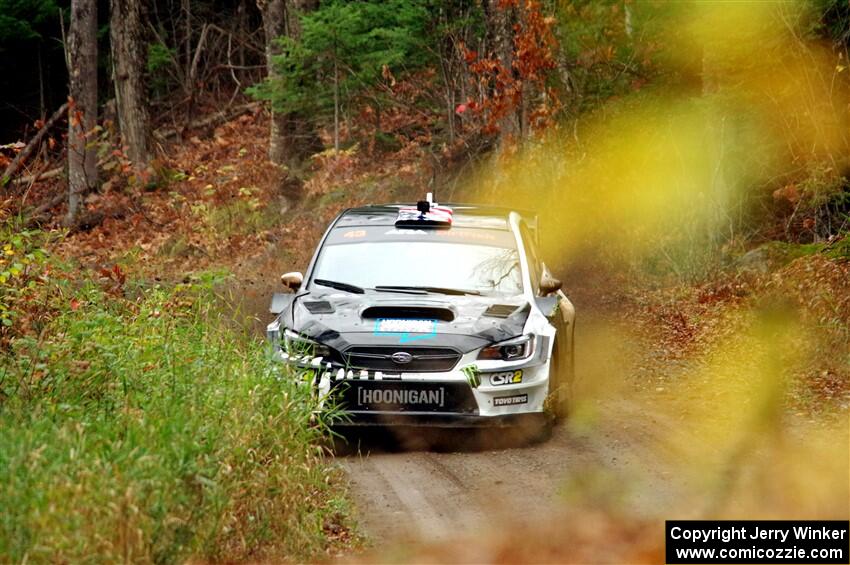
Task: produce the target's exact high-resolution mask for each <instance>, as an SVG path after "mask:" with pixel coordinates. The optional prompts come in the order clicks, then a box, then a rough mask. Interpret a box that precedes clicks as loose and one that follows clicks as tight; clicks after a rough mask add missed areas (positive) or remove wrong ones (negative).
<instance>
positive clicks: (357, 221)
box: [334, 202, 537, 230]
mask: <svg viewBox="0 0 850 565" xmlns="http://www.w3.org/2000/svg"><path fill="white" fill-rule="evenodd" d="M439 205H440V206H447V207H449V208H451V209H452V211H453V212H454V213H453V214H452V227H453V228H483V229H498V230H507V229H508V216H509V215H510V213H511V212H516V213H518V214H519V215H520V216H522V217H524V218H526V219H527V220H529V221H530V222H531V223H533V224H536V220H537V215H536V214H535V213H533V212H529V211H522V210H516V209H513V208H503V207H499V206H487V205H475V204H446V203H442V202H441V203H440V204H439ZM403 206H416V204H383V205H379V206H361V207H359V208H349V209H348V210H345V211H344V212H343V213H342V214H341V215H340V217H339V219H338V220H337V222H336V224H335V225H334V227H341V228H350V227H358V226H393V225H395V221H396V219H397V218H398V209H399V208H401V207H403Z"/></svg>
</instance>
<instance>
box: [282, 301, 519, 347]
mask: <svg viewBox="0 0 850 565" xmlns="http://www.w3.org/2000/svg"><path fill="white" fill-rule="evenodd" d="M530 311H531V306H530V304H529V303H528V301H527V300H526V299H525V297H524V296H522V295H518V296H513V297H485V296H447V295H441V294H427V295H419V294H416V295H414V294H401V293H373V292H367V293H366V294H350V293H346V292H338V291H328V292H326V291H311V292H305V293H300V294H298V295H296V296H294V297H293V300H292V302H291V303H290V305H289V307H288V308H287V310H286V311H284V312H283V314H282V319H283V320H284V321H285V323H284V325H285V326H287V327H289V328H290V329H292V330H293V331H296V332H298V333H300V334H302V335H305V336H308V337H311V338H313V339H315V340H317V341H320V342H322V343H324V344H326V345H328V346H330V347H332V348H334V349H336V350H337V351H344V350H346V349H347V348H348V347H350V346H354V345H373V346H381V345H399V344H401V345H405V346H407V347H452V348H454V349H456V350H458V351H460V352H462V353H467V352H469V351H473V350H475V349H478V348H481V347H483V346H485V345H487V344H490V343H494V342H498V341H503V340H505V339H509V338H511V337H515V336H518V335H521V334H522V332H523V328H524V327H525V322H526V320H527V318H528V315H529V312H530ZM387 320H397V321H390V322H387ZM413 320H419V322H418V323H416V322H412V321H413ZM287 322H288V323H287ZM408 326H409V327H408Z"/></svg>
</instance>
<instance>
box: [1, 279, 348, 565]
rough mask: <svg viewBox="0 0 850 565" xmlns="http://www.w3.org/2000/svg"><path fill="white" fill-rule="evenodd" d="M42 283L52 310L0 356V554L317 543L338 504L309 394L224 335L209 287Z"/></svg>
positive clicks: (104, 554) (164, 552) (121, 555)
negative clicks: (53, 300) (54, 300)
mask: <svg viewBox="0 0 850 565" xmlns="http://www.w3.org/2000/svg"><path fill="white" fill-rule="evenodd" d="M50 284H51V285H53V286H54V287H53V288H52V289H51V291H50V293H51V294H52V295H53V296H54V297H55V296H61V297H62V298H63V301H62V306H60V307H59V308H58V309H57V310H56V311H54V312H53V314H52V316H51V318H50V320H49V321H48V322H47V323H46V324H44V325H43V327H41V329H40V331H38V332H27V333H24V334H22V335H18V336H16V337H14V338H13V339H11V340H10V341H8V342H7V345H6V348H5V349H4V350H3V351H0V508H2V509H3V511H2V513H0V556H4V557H3V560H9V561H12V562H27V561H35V562H41V561H60V562H79V561H93V562H115V561H124V562H127V561H132V562H156V563H171V562H176V561H182V560H185V559H187V558H190V557H195V558H201V559H207V560H237V559H252V560H253V559H261V558H263V557H264V556H270V555H274V556H276V557H278V558H279V557H280V556H285V557H286V558H288V559H292V560H307V559H311V558H315V557H317V556H319V555H322V554H324V551H325V550H327V549H329V543H331V542H329V537H339V536H338V534H337V532H339V531H340V530H341V529H342V530H344V529H345V528H346V527H347V526H346V525H345V524H344V523H345V522H346V520H347V518H346V516H345V514H346V512H345V508H346V503H345V501H344V500H343V499H342V498H341V496H340V493H341V492H342V491H341V489H340V488H338V483H337V478H336V475H335V471H333V470H332V469H331V466H330V465H329V464H327V462H326V461H325V459H324V455H323V452H322V447H321V444H322V439H323V436H324V430H323V429H322V428H321V426H320V425H318V424H316V423H315V422H314V420H313V419H312V418H311V411H312V408H313V406H312V400H311V398H310V395H309V393H308V391H305V390H303V389H302V388H299V387H298V386H296V385H295V384H294V382H293V380H292V379H291V378H288V377H289V375H287V374H283V373H282V369H281V367H279V366H278V365H276V364H275V363H274V362H273V361H271V360H270V359H269V357H268V355H267V351H266V348H265V346H264V345H263V344H262V343H261V342H260V341H259V340H258V339H256V338H252V337H250V336H246V335H244V334H243V333H241V332H232V331H229V330H228V329H227V328H226V325H225V324H223V323H222V313H221V312H220V311H219V309H218V308H217V306H216V304H217V301H216V297H215V294H214V292H213V281H211V280H203V281H201V282H198V283H194V284H186V285H178V286H176V287H174V288H164V287H160V286H153V287H145V286H143V285H136V287H135V288H132V287H131V283H130V282H126V283H125V282H124V281H123V280H119V281H116V280H112V279H109V280H106V281H104V280H103V279H102V280H100V281H92V280H83V281H80V280H77V281H74V282H71V281H68V280H57V281H55V282H52V283H50ZM128 296H130V297H132V298H128ZM328 532H334V533H333V535H332V536H330V535H329V534H328Z"/></svg>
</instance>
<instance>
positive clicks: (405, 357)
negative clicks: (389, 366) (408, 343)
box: [390, 351, 413, 365]
mask: <svg viewBox="0 0 850 565" xmlns="http://www.w3.org/2000/svg"><path fill="white" fill-rule="evenodd" d="M390 359H392V360H393V363H396V364H398V365H405V364H407V363H410V362H411V361H413V355H411V354H410V353H408V352H407V351H396V352H395V353H393V354H392V355H390Z"/></svg>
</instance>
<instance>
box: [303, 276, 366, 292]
mask: <svg viewBox="0 0 850 565" xmlns="http://www.w3.org/2000/svg"><path fill="white" fill-rule="evenodd" d="M313 284H318V285H321V286H329V287H331V288H335V289H337V290H344V291H345V292H353V293H354V294H363V293H364V292H366V291H365V290H363V289H362V288H360V287H359V286H357V285H353V284H348V283H344V282H338V281H329V280H327V279H313Z"/></svg>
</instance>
